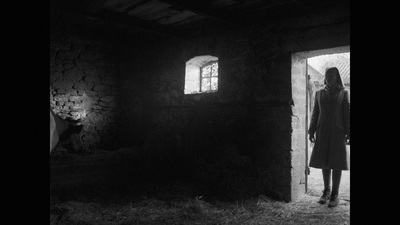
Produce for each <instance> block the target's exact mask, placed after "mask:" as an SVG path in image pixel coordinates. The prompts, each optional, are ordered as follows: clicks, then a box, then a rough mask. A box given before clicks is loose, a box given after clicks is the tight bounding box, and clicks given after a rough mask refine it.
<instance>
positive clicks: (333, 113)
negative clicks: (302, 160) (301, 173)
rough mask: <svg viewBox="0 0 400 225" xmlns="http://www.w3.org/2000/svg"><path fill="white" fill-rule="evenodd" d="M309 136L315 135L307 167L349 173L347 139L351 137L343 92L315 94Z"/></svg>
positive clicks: (346, 95) (322, 91)
mask: <svg viewBox="0 0 400 225" xmlns="http://www.w3.org/2000/svg"><path fill="white" fill-rule="evenodd" d="M314 99H315V101H314V108H313V112H312V116H311V122H310V128H309V130H308V133H309V134H313V133H315V135H316V136H315V144H314V148H313V151H312V153H311V159H310V167H314V168H321V169H325V168H326V169H336V170H349V168H350V158H349V152H348V150H347V149H346V138H345V137H346V135H348V136H349V137H350V101H349V92H348V91H347V90H346V89H338V90H336V91H334V92H331V93H329V92H328V91H326V90H325V89H322V90H319V91H317V92H316V94H315V98H314Z"/></svg>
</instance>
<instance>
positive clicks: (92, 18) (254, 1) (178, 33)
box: [51, 0, 348, 37]
mask: <svg viewBox="0 0 400 225" xmlns="http://www.w3.org/2000/svg"><path fill="white" fill-rule="evenodd" d="M346 4H348V1H340V0H338V1H329V0H312V1H310V0H307V1H306V0H53V1H51V19H52V20H57V19H62V20H64V21H66V20H67V21H69V22H72V23H79V24H86V25H89V26H97V27H104V28H107V29H111V30H119V31H121V30H122V31H127V32H131V31H137V30H142V31H146V32H151V33H155V34H158V35H164V36H170V37H190V36H194V35H198V34H199V32H203V33H207V32H218V31H219V32H221V31H224V30H228V29H233V28H237V27H241V26H249V25H252V24H257V23H261V22H263V23H266V22H270V21H273V20H278V19H282V18H287V17H293V16H297V15H300V14H305V13H310V12H312V11H316V10H319V9H321V8H327V7H337V6H343V5H346ZM346 6H347V5H346Z"/></svg>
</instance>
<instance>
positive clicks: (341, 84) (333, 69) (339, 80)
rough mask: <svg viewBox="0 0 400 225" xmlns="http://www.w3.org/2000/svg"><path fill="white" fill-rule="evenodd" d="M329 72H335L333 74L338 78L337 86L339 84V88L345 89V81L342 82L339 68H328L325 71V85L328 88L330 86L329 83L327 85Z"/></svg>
mask: <svg viewBox="0 0 400 225" xmlns="http://www.w3.org/2000/svg"><path fill="white" fill-rule="evenodd" d="M329 71H333V74H335V76H336V82H337V84H338V88H344V85H343V81H342V77H341V76H340V73H339V70H338V68H337V67H329V68H327V69H326V70H325V78H324V84H325V85H326V86H328V85H327V83H326V74H327V73H328V72H329Z"/></svg>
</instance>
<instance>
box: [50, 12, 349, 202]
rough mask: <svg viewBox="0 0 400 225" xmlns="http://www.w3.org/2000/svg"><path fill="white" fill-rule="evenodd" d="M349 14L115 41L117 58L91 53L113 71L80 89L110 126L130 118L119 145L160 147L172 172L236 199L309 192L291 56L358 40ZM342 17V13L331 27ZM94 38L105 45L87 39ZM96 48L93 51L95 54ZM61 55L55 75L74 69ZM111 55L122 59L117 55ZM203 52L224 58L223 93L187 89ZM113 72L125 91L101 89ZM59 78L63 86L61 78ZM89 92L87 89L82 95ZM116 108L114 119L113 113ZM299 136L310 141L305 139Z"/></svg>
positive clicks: (96, 114)
mask: <svg viewBox="0 0 400 225" xmlns="http://www.w3.org/2000/svg"><path fill="white" fill-rule="evenodd" d="M345 16H346V13H343V12H331V13H330V14H326V15H319V16H314V17H313V18H310V17H304V18H298V19H296V20H287V21H281V22H276V23H274V24H270V25H265V26H254V27H248V28H241V29H238V30H234V31H231V32H229V33H225V34H219V35H209V36H204V37H199V38H195V39H192V40H189V41H188V40H178V41H168V40H160V41H157V42H154V43H148V44H141V45H136V44H131V45H128V46H121V44H119V45H118V43H111V46H110V48H111V49H114V52H112V54H109V53H108V52H107V51H97V52H96V53H92V57H94V55H95V57H99V56H100V58H96V59H94V58H90V60H91V62H90V63H86V64H84V65H91V66H93V67H95V69H96V71H97V69H98V68H104V67H106V68H107V69H104V71H103V72H101V73H96V74H97V75H96V76H94V77H95V78H94V80H93V81H92V82H87V81H86V80H85V81H82V80H81V81H79V80H78V82H77V83H78V84H79V85H86V86H83V87H82V88H81V89H80V90H84V91H85V93H86V92H88V91H89V92H88V93H87V95H88V96H90V95H89V94H92V96H96V95H97V98H95V99H97V103H94V104H93V103H92V106H93V105H96V106H98V107H100V108H98V112H96V111H94V110H93V111H90V113H89V115H90V114H91V113H93V116H94V117H95V118H109V119H106V120H105V123H106V124H110V125H111V124H113V122H111V121H113V120H112V119H111V118H119V119H118V120H117V121H121V122H120V123H119V124H118V131H115V133H116V134H118V137H115V139H113V140H118V147H121V146H151V148H150V147H147V148H146V149H147V150H148V149H152V151H153V152H155V154H152V155H153V156H154V155H156V156H157V157H158V158H162V159H163V163H167V162H166V161H168V160H169V161H170V164H169V166H168V168H170V169H171V170H172V171H173V173H174V174H173V175H171V176H175V177H182V179H185V180H189V179H191V180H194V181H196V182H199V183H202V184H204V185H208V186H209V187H212V188H209V189H208V190H213V191H217V192H218V191H220V192H221V193H225V194H226V193H228V194H232V195H234V194H235V193H236V194H246V193H247V192H248V193H252V192H254V191H257V190H258V191H259V190H261V191H262V192H264V193H265V194H267V195H269V196H272V197H275V198H277V199H281V200H285V201H291V200H293V199H296V196H297V195H299V194H300V191H299V190H300V188H297V189H296V191H293V190H292V186H293V185H292V181H293V180H296V181H297V180H301V179H302V177H301V176H304V174H299V173H293V172H292V170H293V165H292V164H293V157H296V156H295V153H293V148H294V147H293V146H295V145H296V143H294V144H293V143H292V142H293V140H295V139H293V138H292V132H293V129H294V127H295V126H297V125H296V123H294V122H293V115H294V114H295V112H296V107H300V106H297V105H293V100H292V98H293V96H292V79H291V68H292V67H291V65H292V58H291V53H293V52H298V51H309V50H315V49H321V48H330V47H337V46H343V45H349V23H348V22H342V21H341V20H340V18H342V17H345ZM332 17H338V18H339V19H337V22H335V23H333V24H332V23H331V24H327V21H332ZM56 39H57V38H56ZM56 39H54V40H56ZM52 40H53V39H52ZM57 40H59V41H61V40H63V41H64V42H62V41H61V42H62V43H64V44H63V45H62V46H64V45H68V44H67V43H65V42H66V41H65V39H62V38H58V39H57ZM59 41H52V43H59ZM75 42H80V41H79V40H75ZM94 43H97V42H90V43H88V44H87V45H88V46H90V44H94ZM102 43H103V42H102ZM125 43H127V42H125ZM68 46H69V45H68ZM72 46H73V45H72ZM52 48H53V49H57V48H56V47H52ZM58 48H60V47H58ZM88 49H89V48H85V50H86V52H87V51H88ZM100 49H102V50H105V49H108V47H105V46H103V47H101V48H100ZM115 49H118V57H116V56H115ZM53 51H55V50H53ZM68 51H70V50H69V49H64V50H62V51H60V50H59V52H68ZM53 55H54V56H53V58H54V59H52V60H53V61H51V65H52V67H54V68H53V69H52V77H57V76H59V77H62V78H63V79H64V78H65V77H68V75H67V74H68V73H67V72H66V71H68V70H67V69H66V68H64V67H63V63H61V61H60V63H59V62H58V61H57V60H60V59H58V58H60V56H59V55H62V54H60V53H58V54H55V53H53ZM83 55H85V54H82V53H81V54H76V55H73V56H69V57H70V59H71V57H72V58H73V59H75V64H76V65H75V66H74V67H73V68H78V69H79V70H78V69H75V71H76V73H74V74H77V73H78V74H79V73H83V75H86V74H87V73H90V70H88V71H86V70H85V68H82V67H79V64H80V62H81V61H82V62H85V61H88V60H89V59H86V60H84V59H81V57H82V56H83ZM109 55H111V56H112V57H115V58H112V57H111V60H109V59H108V57H109ZM199 55H212V56H216V57H218V58H219V76H220V78H219V90H218V92H216V93H211V94H204V95H203V94H195V95H184V93H183V90H184V80H185V79H184V78H185V63H186V61H188V60H189V59H191V58H193V57H195V56H199ZM78 56H79V57H78ZM115 59H118V60H115ZM105 62H111V63H109V64H108V63H105ZM98 64H103V65H98ZM104 64H106V65H104ZM73 68H68V69H73ZM88 69H89V68H88ZM108 69H110V71H114V72H110V76H109V77H110V78H115V77H116V78H117V80H116V82H117V83H118V86H116V87H117V88H114V86H113V85H112V84H107V85H105V86H106V87H107V88H104V90H96V88H95V87H96V86H97V85H101V82H102V76H101V75H100V74H107V75H108V74H109V73H108V72H105V71H109V70H108ZM99 70H100V71H102V70H101V69H99ZM78 71H80V72H78ZM83 75H82V76H83ZM53 79H55V80H54V82H56V81H58V80H57V79H59V78H57V79H56V78H53ZM114 80H115V79H114ZM299 85H300V84H299ZM52 86H53V91H55V92H53V93H54V94H55V96H58V95H65V94H66V93H64V92H62V91H61V92H60V91H59V90H64V89H65V88H58V89H57V88H56V87H55V86H56V85H54V83H53V84H52ZM63 87H64V86H63ZM71 87H72V89H74V88H73V87H74V82H72V85H68V88H70V89H71ZM100 87H102V86H100ZM70 89H68V90H70ZM80 90H77V94H78V96H79V93H81V91H80ZM78 91H79V92H78ZM91 91H92V92H91ZM99 91H101V92H100V93H102V94H101V95H102V96H101V97H100V96H99V94H98V93H99ZM114 91H115V92H117V93H118V96H119V97H118V100H117V101H116V100H112V101H111V102H114V101H115V104H116V107H115V108H113V110H109V109H108V104H104V105H102V104H103V103H101V102H104V101H103V100H102V97H106V96H116V95H117V94H115V95H114V94H112V93H114ZM93 92H96V94H94V93H93ZM103 92H104V95H103ZM72 93H74V94H75V92H74V91H73V92H72ZM55 96H54V97H53V98H55ZM69 96H71V94H70V95H69ZM73 96H75V95H73ZM69 98H71V97H69ZM67 99H68V98H67ZM110 99H111V97H110ZM114 99H115V97H114ZM67 102H68V101H67ZM95 102H96V101H95ZM53 103H54V102H53ZM55 103H56V107H57V106H58V105H57V104H58V103H57V101H55ZM300 103H301V102H300ZM304 104H305V103H304ZM60 106H61V105H60ZM62 106H63V107H65V103H64V105H62ZM101 107H103V108H101ZM61 109H64V108H61ZM61 109H60V112H62V111H61ZM107 112H109V114H111V115H113V116H110V117H107ZM104 114H106V115H104ZM89 115H88V117H87V118H89ZM89 121H91V120H89ZM102 121H104V120H102ZM89 124H90V125H91V126H92V125H94V128H95V129H94V130H95V131H94V132H93V137H94V138H95V140H96V141H98V140H101V139H102V138H105V137H106V136H105V134H106V130H105V129H103V131H101V128H100V131H101V132H100V131H98V130H96V126H97V124H100V123H97V122H90V123H89ZM92 127H93V126H92ZM114 127H115V126H114ZM110 131H111V128H110ZM111 133H112V132H111ZM107 137H109V136H107ZM111 137H112V135H111ZM109 138H110V137H109ZM111 140H112V139H111ZM296 140H297V139H296ZM298 140H299V143H298V145H299V146H301V145H302V143H301V142H302V141H304V139H301V140H300V139H298ZM95 143H97V142H95ZM110 143H111V142H110ZM104 146H105V145H104ZM148 151H149V152H150V150H148ZM149 154H150V153H149ZM296 154H297V153H296ZM157 162H159V161H157ZM164 169H165V168H164ZM167 172H168V171H167V170H164V171H162V173H167ZM171 173H172V172H171ZM293 176H299V177H295V178H294V177H293ZM246 179H247V180H246ZM245 192H246V193H245Z"/></svg>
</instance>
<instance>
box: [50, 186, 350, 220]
mask: <svg viewBox="0 0 400 225" xmlns="http://www.w3.org/2000/svg"><path fill="white" fill-rule="evenodd" d="M152 189H154V191H155V192H154V193H157V194H152V195H142V194H141V193H140V191H135V190H132V191H133V192H135V193H132V194H127V193H126V192H125V194H118V193H119V192H118V191H111V192H110V191H107V192H106V191H102V190H97V191H96V190H92V191H90V192H86V193H82V194H78V195H75V196H73V197H69V198H64V199H61V198H58V199H57V198H53V199H52V201H51V205H50V224H86V225H88V224H99V225H102V224H110V225H116V224H121V225H122V224H160V225H161V224H238V225H239V224H304V225H306V224H307V225H309V224H350V202H348V201H341V202H340V203H339V205H338V206H337V207H335V208H328V207H327V204H324V205H321V204H319V203H317V201H318V199H319V197H316V196H311V195H304V196H303V197H302V198H301V199H300V200H298V201H296V202H291V203H284V202H280V201H275V200H272V199H270V198H268V197H266V196H263V195H261V196H258V197H253V198H249V199H246V200H240V201H219V200H217V199H208V198H207V197H204V196H196V195H195V194H196V193H193V192H192V188H191V187H187V186H185V185H182V184H176V185H170V186H164V187H152Z"/></svg>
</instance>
